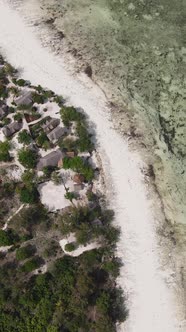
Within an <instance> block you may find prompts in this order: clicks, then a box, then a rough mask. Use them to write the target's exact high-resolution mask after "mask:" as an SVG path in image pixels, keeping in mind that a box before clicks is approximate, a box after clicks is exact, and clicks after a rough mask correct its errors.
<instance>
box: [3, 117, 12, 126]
mask: <svg viewBox="0 0 186 332" xmlns="http://www.w3.org/2000/svg"><path fill="white" fill-rule="evenodd" d="M10 122H11V120H10V119H9V118H4V119H3V121H2V123H3V126H7V125H8V124H9V123H10Z"/></svg>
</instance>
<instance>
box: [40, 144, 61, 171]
mask: <svg viewBox="0 0 186 332" xmlns="http://www.w3.org/2000/svg"><path fill="white" fill-rule="evenodd" d="M64 157H65V153H64V152H62V151H61V150H60V149H58V150H56V151H52V152H50V153H49V154H47V155H46V156H44V157H42V158H41V159H40V160H39V162H38V164H37V169H38V171H41V170H42V169H43V167H57V166H58V167H61V166H62V165H63V159H64Z"/></svg>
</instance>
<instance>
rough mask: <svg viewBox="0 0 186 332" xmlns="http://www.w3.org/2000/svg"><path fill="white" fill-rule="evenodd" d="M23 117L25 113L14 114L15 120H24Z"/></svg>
mask: <svg viewBox="0 0 186 332" xmlns="http://www.w3.org/2000/svg"><path fill="white" fill-rule="evenodd" d="M22 119H23V114H21V113H16V114H15V115H14V120H15V121H22Z"/></svg>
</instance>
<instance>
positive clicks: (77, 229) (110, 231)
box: [58, 204, 119, 248]
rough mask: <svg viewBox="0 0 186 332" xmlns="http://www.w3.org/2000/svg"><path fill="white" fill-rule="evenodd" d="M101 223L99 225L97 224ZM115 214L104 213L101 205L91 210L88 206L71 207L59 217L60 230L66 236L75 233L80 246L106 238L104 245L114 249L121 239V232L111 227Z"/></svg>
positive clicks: (106, 211) (103, 241)
mask: <svg viewBox="0 0 186 332" xmlns="http://www.w3.org/2000/svg"><path fill="white" fill-rule="evenodd" d="M96 220H98V221H99V224H98V225H97V223H96V222H95V221H96ZM112 220H113V214H112V213H111V211H110V210H105V211H103V210H102V209H101V207H100V206H99V204H97V205H95V207H94V208H92V209H90V208H89V207H88V206H84V207H83V206H81V207H78V208H77V207H71V208H69V211H68V212H66V213H64V214H63V215H62V216H61V217H59V220H58V224H59V228H60V230H61V232H62V234H64V235H68V234H70V233H75V235H76V239H77V242H78V243H79V244H86V243H88V242H89V241H90V240H92V239H95V238H99V237H104V240H102V244H103V243H105V244H106V245H107V246H108V247H110V248H114V247H115V244H116V243H117V240H118V237H119V230H118V228H116V227H113V226H112V225H111V222H112Z"/></svg>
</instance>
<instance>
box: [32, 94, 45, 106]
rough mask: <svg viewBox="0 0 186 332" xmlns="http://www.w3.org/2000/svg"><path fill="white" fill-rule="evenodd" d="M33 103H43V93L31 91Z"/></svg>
mask: <svg viewBox="0 0 186 332" xmlns="http://www.w3.org/2000/svg"><path fill="white" fill-rule="evenodd" d="M32 100H33V103H37V104H44V102H45V98H44V96H43V95H41V94H38V93H36V92H33V94H32Z"/></svg>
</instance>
